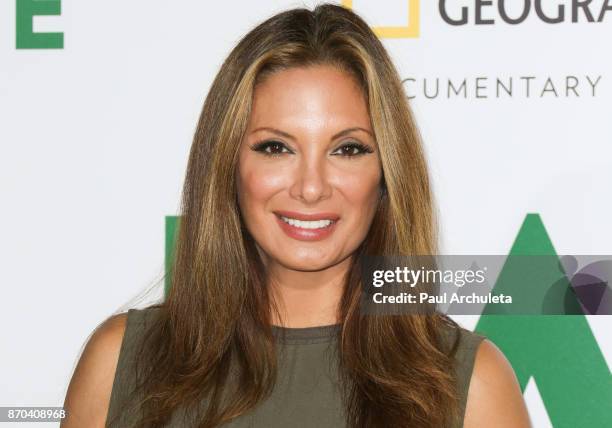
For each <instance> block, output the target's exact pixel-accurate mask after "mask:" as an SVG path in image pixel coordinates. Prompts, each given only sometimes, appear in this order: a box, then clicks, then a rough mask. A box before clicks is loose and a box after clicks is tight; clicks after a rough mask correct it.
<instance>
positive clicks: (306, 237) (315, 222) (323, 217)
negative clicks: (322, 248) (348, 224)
mask: <svg viewBox="0 0 612 428" xmlns="http://www.w3.org/2000/svg"><path fill="white" fill-rule="evenodd" d="M274 214H276V221H277V223H278V225H279V226H280V228H281V229H282V230H283V231H284V232H285V233H286V234H287V235H288V236H289V237H291V238H293V239H297V240H299V241H319V240H322V239H325V238H327V237H328V236H329V235H331V234H332V233H333V231H334V230H335V228H336V224H337V223H338V219H339V218H340V216H339V215H337V214H334V213H312V214H306V213H298V212H295V211H274Z"/></svg>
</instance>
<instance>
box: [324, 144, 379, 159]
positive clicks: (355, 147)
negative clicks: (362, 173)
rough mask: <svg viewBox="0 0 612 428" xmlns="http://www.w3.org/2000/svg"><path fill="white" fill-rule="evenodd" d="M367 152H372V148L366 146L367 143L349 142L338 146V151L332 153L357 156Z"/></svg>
mask: <svg viewBox="0 0 612 428" xmlns="http://www.w3.org/2000/svg"><path fill="white" fill-rule="evenodd" d="M366 153H372V149H371V148H370V147H368V146H366V145H365V144H361V143H348V144H344V145H342V146H340V147H338V148H337V149H336V151H335V152H334V153H332V154H334V155H340V156H344V157H355V156H360V155H364V154H366Z"/></svg>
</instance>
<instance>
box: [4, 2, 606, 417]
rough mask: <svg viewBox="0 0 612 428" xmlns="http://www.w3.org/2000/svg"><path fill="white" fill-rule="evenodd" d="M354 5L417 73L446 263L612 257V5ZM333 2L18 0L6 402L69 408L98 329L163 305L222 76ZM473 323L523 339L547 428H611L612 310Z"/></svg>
mask: <svg viewBox="0 0 612 428" xmlns="http://www.w3.org/2000/svg"><path fill="white" fill-rule="evenodd" d="M338 3H339V4H343V5H344V6H345V7H348V8H352V9H353V10H355V11H356V12H357V13H359V14H360V15H361V16H362V17H364V18H365V19H366V21H368V23H369V24H370V25H371V26H372V28H373V29H374V31H375V32H376V34H377V35H378V36H379V37H380V39H381V40H382V42H383V43H384V45H385V46H386V48H387V49H388V50H389V52H390V54H391V55H392V57H393V59H394V61H395V63H396V65H397V68H398V70H399V72H400V75H401V77H402V79H403V84H404V87H405V91H406V96H407V97H408V98H409V100H410V104H411V107H412V109H413V112H414V114H415V116H416V120H417V123H418V126H419V129H420V132H421V134H422V137H423V140H424V143H425V148H426V151H427V157H428V160H429V166H430V171H431V175H432V179H433V186H434V191H435V195H436V202H437V206H438V211H439V216H440V228H441V235H442V236H441V246H442V254H449V255H452V254H482V255H486V254H490V255H511V254H516V255H521V254H543V255H546V256H552V257H557V256H559V257H561V255H596V254H597V255H606V254H608V255H609V254H612V222H611V221H610V218H611V216H612V191H611V186H612V55H610V52H611V51H610V40H612V2H610V1H605V0H600V1H597V0H593V1H578V0H516V1H502V0H489V1H485V0H465V1H463V0H447V1H444V0H440V1H438V0H427V1H425V0H420V1H419V0H384V1H382V0H377V1H372V0H361V1H359V0H355V1H344V2H338ZM316 4H317V2H306V1H305V2H295V1H280V0H279V1H271V0H261V1H257V2H247V1H225V2H215V1H211V2H208V1H206V2H204V1H197V0H185V1H181V2H170V1H162V0H146V1H145V0H132V1H119V0H105V1H100V0H98V1H96V0H81V1H76V0H44V1H43V0H2V1H1V2H0V20H1V23H0V123H1V125H0V204H1V209H0V224H1V225H2V235H1V238H0V265H1V266H2V269H1V272H2V276H1V283H2V291H3V299H1V303H0V305H1V308H0V322H1V323H2V328H1V329H0V331H1V333H0V340H1V344H0V348H1V349H2V353H1V354H2V357H1V358H2V364H1V365H0V406H61V405H62V404H63V400H64V396H65V393H66V388H67V385H68V382H69V380H70V376H71V375H72V371H73V369H74V366H75V364H76V362H77V358H78V356H79V353H80V352H81V350H82V346H83V345H84V342H85V340H86V339H87V337H88V335H89V334H90V333H91V331H92V330H93V329H94V328H95V327H96V326H97V325H98V323H99V322H101V321H102V320H103V319H104V318H106V317H107V316H109V315H110V314H112V313H114V312H116V311H118V310H120V309H125V308H127V307H136V306H145V305H147V304H149V303H151V302H154V301H157V300H159V299H161V298H163V294H164V289H165V288H166V287H167V286H168V284H167V281H165V280H164V277H163V275H164V270H165V268H166V266H167V265H168V263H169V259H170V258H171V256H172V242H173V236H174V232H175V230H176V222H177V215H178V207H179V198H180V192H181V186H182V180H183V178H184V173H185V168H186V162H187V156H188V151H189V148H190V145H191V141H192V138H193V133H194V130H195V126H196V121H197V118H198V115H199V113H200V109H201V107H202V103H203V101H204V98H205V96H206V94H207V91H208V88H209V86H210V84H211V82H212V79H213V77H214V76H215V74H216V72H217V70H218V68H219V66H220V65H221V63H222V61H223V60H224V59H225V57H226V55H227V54H228V53H229V52H230V50H231V49H232V48H233V46H234V45H235V44H236V43H237V41H238V40H239V39H240V37H242V35H244V34H245V33H246V32H247V31H248V30H249V29H251V28H252V27H253V26H255V25H256V24H258V23H259V22H261V21H262V20H263V19H265V18H267V17H269V16H271V15H273V14H275V13H277V12H280V11H282V10H285V9H289V8H293V7H298V6H305V7H309V8H312V7H314V6H315V5H316ZM600 258H605V256H600ZM578 259H579V260H580V258H578ZM610 259H612V256H608V260H610ZM598 266H599V265H598ZM607 266H608V269H609V265H607ZM586 268H588V266H586V267H585V266H575V269H574V272H569V273H568V275H570V274H572V273H575V272H579V271H580V269H586ZM602 287H603V288H602V289H605V288H606V287H610V284H609V283H604V285H603V286H602ZM608 292H609V290H608ZM602 293H603V291H602ZM599 296H600V297H601V294H600V295H599ZM590 313H597V312H590ZM452 316H453V318H454V319H455V320H457V321H458V322H459V323H460V324H461V325H463V326H464V327H466V328H468V329H470V330H476V331H479V332H481V333H483V334H486V335H487V336H488V337H489V338H490V339H491V340H493V341H494V342H495V343H496V344H497V345H498V346H499V347H500V348H501V349H502V350H503V351H504V353H505V355H506V356H507V357H508V359H509V360H510V362H511V363H512V365H513V367H514V369H515V371H516V373H517V377H518V379H519V382H520V385H521V388H522V390H523V394H524V396H525V399H526V402H527V405H528V408H529V412H530V415H531V418H532V420H533V424H534V426H535V427H555V428H557V427H568V428H577V427H606V426H608V427H609V426H612V412H611V404H612V378H611V374H610V365H611V362H612V317H611V316H609V315H589V314H588V313H585V314H584V315H572V316H554V315H551V316H531V315H512V316H497V315H483V314H480V315H479V314H471V315H452ZM19 426H27V423H23V424H21V425H19Z"/></svg>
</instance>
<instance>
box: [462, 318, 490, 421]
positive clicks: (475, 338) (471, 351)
mask: <svg viewBox="0 0 612 428" xmlns="http://www.w3.org/2000/svg"><path fill="white" fill-rule="evenodd" d="M457 332H458V333H459V346H458V349H457V353H456V355H455V358H456V361H457V381H458V388H459V391H458V392H459V396H460V403H459V424H458V426H459V427H463V420H464V418H465V411H466V406H467V397H468V392H469V389H470V384H471V380H472V374H473V372H474V364H475V362H476V354H477V353H478V348H479V346H480V344H481V343H482V342H483V341H484V339H486V337H485V336H483V335H481V334H479V333H476V332H473V331H470V330H467V329H465V328H463V327H460V328H459V329H458V330H457Z"/></svg>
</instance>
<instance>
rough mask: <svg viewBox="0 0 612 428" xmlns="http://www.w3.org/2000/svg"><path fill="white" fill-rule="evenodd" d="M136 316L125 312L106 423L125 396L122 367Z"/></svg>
mask: <svg viewBox="0 0 612 428" xmlns="http://www.w3.org/2000/svg"><path fill="white" fill-rule="evenodd" d="M136 315H137V309H129V310H128V311H127V317H126V320H125V331H124V332H123V339H122V340H121V346H120V348H119V358H118V360H117V367H116V369H115V376H114V378H113V387H112V389H111V395H110V401H109V406H108V412H107V414H106V421H107V423H108V421H110V419H111V418H112V417H113V416H115V413H116V412H117V409H118V407H119V406H120V405H121V403H122V402H123V400H125V398H126V394H127V379H125V370H124V367H125V365H126V363H127V362H128V361H127V359H128V358H129V356H128V355H127V354H128V353H129V352H128V351H129V349H128V346H129V344H130V342H131V336H132V334H131V331H132V326H133V325H134V316H136Z"/></svg>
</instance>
